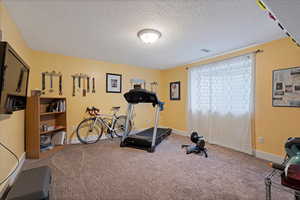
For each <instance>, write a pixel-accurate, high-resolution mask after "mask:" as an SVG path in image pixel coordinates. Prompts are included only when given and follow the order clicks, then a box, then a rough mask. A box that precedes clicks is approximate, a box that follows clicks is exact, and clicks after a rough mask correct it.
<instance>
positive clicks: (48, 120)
mask: <svg viewBox="0 0 300 200" xmlns="http://www.w3.org/2000/svg"><path fill="white" fill-rule="evenodd" d="M60 100H63V101H64V102H65V109H64V110H63V111H57V110H56V111H54V112H49V105H50V104H51V103H53V102H55V101H60ZM66 104H67V102H66V98H61V97H54V98H53V97H39V96H31V97H28V98H27V107H26V157H27V158H34V159H38V158H44V157H47V156H49V155H51V154H53V153H55V152H57V151H59V150H61V149H62V148H63V145H60V146H54V147H53V148H52V149H50V150H47V151H43V152H41V151H40V137H41V135H51V136H52V135H54V134H56V133H57V132H59V131H65V132H67V128H66V127H67V112H66V111H65V110H66ZM43 125H45V126H48V127H52V129H51V130H42V128H41V127H42V126H43Z"/></svg>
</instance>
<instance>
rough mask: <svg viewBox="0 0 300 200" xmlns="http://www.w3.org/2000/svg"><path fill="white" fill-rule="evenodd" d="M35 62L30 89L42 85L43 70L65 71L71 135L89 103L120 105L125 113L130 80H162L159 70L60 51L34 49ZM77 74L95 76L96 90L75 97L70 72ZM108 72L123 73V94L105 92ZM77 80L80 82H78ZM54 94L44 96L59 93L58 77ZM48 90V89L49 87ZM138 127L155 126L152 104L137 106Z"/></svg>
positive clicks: (104, 106) (107, 109)
mask: <svg viewBox="0 0 300 200" xmlns="http://www.w3.org/2000/svg"><path fill="white" fill-rule="evenodd" d="M33 57H34V61H33V63H32V66H31V68H32V70H31V79H30V82H31V88H32V89H35V88H39V89H40V88H41V73H42V72H45V71H52V70H55V71H57V72H61V73H62V74H63V96H65V97H67V104H68V105H67V112H68V115H67V122H68V134H69V137H70V136H71V138H74V137H72V132H73V130H74V127H76V126H77V125H78V123H79V122H80V121H81V120H82V119H83V117H84V111H85V108H86V107H87V106H96V107H98V108H100V110H101V111H103V112H104V113H110V108H111V107H112V106H121V112H120V114H125V113H126V109H127V103H126V101H125V99H124V97H123V94H124V93H125V92H127V91H128V90H129V89H130V88H131V84H130V79H131V78H140V79H144V80H146V81H148V82H151V81H157V82H159V79H160V71H159V70H154V69H146V68H141V67H133V66H128V65H122V64H112V63H108V62H102V61H96V60H89V59H81V58H75V57H69V56H64V55H59V54H50V53H46V52H40V51H33ZM75 73H85V74H88V75H91V76H93V77H95V78H96V93H95V94H93V93H87V96H86V97H82V91H81V92H80V93H78V92H77V93H76V96H75V97H73V96H72V83H73V79H72V77H71V75H73V74H75ZM106 73H115V74H122V80H123V81H122V82H123V85H122V94H120V93H106ZM76 83H77V82H76ZM46 85H47V88H49V78H48V79H46ZM54 89H55V90H56V91H55V92H54V93H49V92H47V93H46V94H45V96H58V78H54ZM47 91H48V90H47ZM135 111H136V115H137V117H136V118H135V127H136V128H144V127H147V126H150V125H152V124H151V122H152V121H153V116H154V110H153V108H152V106H151V105H145V104H141V105H138V106H136V109H135Z"/></svg>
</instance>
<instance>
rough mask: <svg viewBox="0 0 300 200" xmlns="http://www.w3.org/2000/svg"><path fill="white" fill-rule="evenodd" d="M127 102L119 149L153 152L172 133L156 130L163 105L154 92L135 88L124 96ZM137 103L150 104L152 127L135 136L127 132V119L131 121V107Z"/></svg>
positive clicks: (165, 130) (168, 129)
mask: <svg viewBox="0 0 300 200" xmlns="http://www.w3.org/2000/svg"><path fill="white" fill-rule="evenodd" d="M124 97H125V99H126V101H127V102H128V110H127V120H126V125H125V133H124V134H123V137H122V141H121V144H120V146H121V147H133V148H138V149H143V150H147V151H148V152H154V151H155V147H156V146H157V145H158V144H160V143H161V141H163V140H164V139H165V138H166V137H167V136H169V135H170V134H171V132H172V129H170V128H158V121H159V113H160V111H162V110H163V105H164V103H163V102H161V101H159V100H158V98H157V96H156V94H155V93H154V92H150V91H148V90H145V89H141V88H135V89H132V90H130V91H129V92H127V93H125V94H124ZM139 103H151V104H152V106H153V107H154V108H155V121H154V123H155V124H154V127H152V128H148V129H145V130H143V131H140V132H138V133H136V134H132V135H130V133H129V131H128V125H129V119H131V116H132V112H133V106H134V105H136V104H139Z"/></svg>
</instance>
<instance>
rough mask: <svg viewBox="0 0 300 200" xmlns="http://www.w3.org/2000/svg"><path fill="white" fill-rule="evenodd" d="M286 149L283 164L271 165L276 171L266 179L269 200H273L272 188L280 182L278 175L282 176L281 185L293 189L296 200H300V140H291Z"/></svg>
mask: <svg viewBox="0 0 300 200" xmlns="http://www.w3.org/2000/svg"><path fill="white" fill-rule="evenodd" d="M284 147H285V151H286V157H285V159H284V161H283V163H281V164H277V163H270V165H271V167H272V168H273V169H274V170H273V171H272V172H271V173H270V174H269V175H268V176H267V177H266V178H265V185H266V198H267V199H268V200H271V186H272V185H275V184H276V180H278V175H277V174H280V177H281V185H283V186H285V187H288V188H290V189H292V190H291V191H292V192H294V196H295V200H300V138H299V137H298V138H297V137H292V138H289V139H288V140H287V142H286V143H285V145H284ZM276 178H277V179H276ZM278 185H279V184H278ZM284 190H286V188H285V189H284Z"/></svg>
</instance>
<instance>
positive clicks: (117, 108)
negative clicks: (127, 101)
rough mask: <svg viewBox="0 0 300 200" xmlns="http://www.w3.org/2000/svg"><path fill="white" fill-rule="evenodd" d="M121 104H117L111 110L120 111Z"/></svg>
mask: <svg viewBox="0 0 300 200" xmlns="http://www.w3.org/2000/svg"><path fill="white" fill-rule="evenodd" d="M120 108H121V106H115V107H112V108H111V110H112V111H118V110H120Z"/></svg>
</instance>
